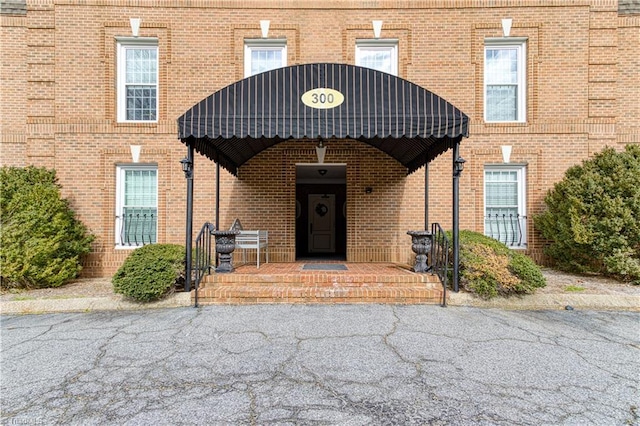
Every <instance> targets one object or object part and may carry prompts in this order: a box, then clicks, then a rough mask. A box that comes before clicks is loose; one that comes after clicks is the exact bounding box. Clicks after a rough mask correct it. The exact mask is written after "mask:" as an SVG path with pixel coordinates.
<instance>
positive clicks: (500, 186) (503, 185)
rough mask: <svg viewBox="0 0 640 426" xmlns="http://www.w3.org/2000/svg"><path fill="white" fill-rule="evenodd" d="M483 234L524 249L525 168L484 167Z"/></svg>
mask: <svg viewBox="0 0 640 426" xmlns="http://www.w3.org/2000/svg"><path fill="white" fill-rule="evenodd" d="M484 211H485V216H484V234H485V235H487V236H489V237H492V238H495V239H496V240H499V241H502V242H503V243H505V244H506V245H508V246H510V247H512V248H518V247H520V248H526V244H527V216H526V211H527V204H526V167H525V166H518V165H513V166H506V165H499V166H485V169H484Z"/></svg>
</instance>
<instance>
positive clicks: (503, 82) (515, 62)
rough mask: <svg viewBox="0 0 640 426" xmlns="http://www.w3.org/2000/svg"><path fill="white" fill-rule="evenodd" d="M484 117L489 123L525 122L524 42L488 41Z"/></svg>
mask: <svg viewBox="0 0 640 426" xmlns="http://www.w3.org/2000/svg"><path fill="white" fill-rule="evenodd" d="M485 43H486V44H485V49H484V117H485V121H488V122H524V121H525V120H526V88H525V77H526V76H525V70H526V60H525V58H526V55H525V47H526V44H525V40H523V39H521V38H514V39H509V40H508V41H505V40H504V39H497V40H495V41H493V40H486V41H485Z"/></svg>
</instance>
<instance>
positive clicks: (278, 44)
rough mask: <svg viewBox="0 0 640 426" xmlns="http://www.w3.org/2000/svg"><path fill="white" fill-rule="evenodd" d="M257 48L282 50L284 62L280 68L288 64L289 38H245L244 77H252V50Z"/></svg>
mask: <svg viewBox="0 0 640 426" xmlns="http://www.w3.org/2000/svg"><path fill="white" fill-rule="evenodd" d="M254 49H256V50H280V51H282V64H281V66H280V68H284V67H286V66H287V40H286V39H273V38H272V39H261V38H259V39H245V41H244V77H245V78H247V77H251V52H252V51H253V50H254Z"/></svg>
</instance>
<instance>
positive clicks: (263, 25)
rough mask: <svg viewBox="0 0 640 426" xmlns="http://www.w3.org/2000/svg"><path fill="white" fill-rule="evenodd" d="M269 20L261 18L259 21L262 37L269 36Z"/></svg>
mask: <svg viewBox="0 0 640 426" xmlns="http://www.w3.org/2000/svg"><path fill="white" fill-rule="evenodd" d="M270 23H271V21H268V20H263V21H260V31H262V38H267V37H269V24H270Z"/></svg>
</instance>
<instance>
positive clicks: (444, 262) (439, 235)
mask: <svg viewBox="0 0 640 426" xmlns="http://www.w3.org/2000/svg"><path fill="white" fill-rule="evenodd" d="M431 238H432V244H431V272H432V273H433V274H437V275H438V278H439V279H440V282H441V283H442V306H447V280H448V272H449V271H448V268H449V246H450V244H449V238H447V234H446V233H445V232H444V230H443V229H442V227H441V226H440V224H439V223H433V224H431Z"/></svg>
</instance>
